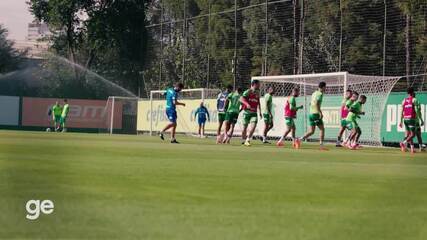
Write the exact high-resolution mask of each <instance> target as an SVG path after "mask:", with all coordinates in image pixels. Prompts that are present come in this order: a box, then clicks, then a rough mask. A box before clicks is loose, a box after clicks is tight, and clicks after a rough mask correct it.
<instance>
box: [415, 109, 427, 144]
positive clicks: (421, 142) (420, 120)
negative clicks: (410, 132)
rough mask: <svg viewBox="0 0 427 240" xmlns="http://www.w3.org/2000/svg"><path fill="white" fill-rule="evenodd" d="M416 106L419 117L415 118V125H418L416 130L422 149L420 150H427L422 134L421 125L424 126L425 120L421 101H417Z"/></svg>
mask: <svg viewBox="0 0 427 240" xmlns="http://www.w3.org/2000/svg"><path fill="white" fill-rule="evenodd" d="M415 107H416V112H417V117H416V119H415V127H416V132H415V135H416V137H417V140H418V146H419V149H420V152H422V151H425V148H426V146H425V145H424V144H423V138H422V135H421V127H422V126H424V120H423V115H422V112H421V104H420V101H417V106H415Z"/></svg>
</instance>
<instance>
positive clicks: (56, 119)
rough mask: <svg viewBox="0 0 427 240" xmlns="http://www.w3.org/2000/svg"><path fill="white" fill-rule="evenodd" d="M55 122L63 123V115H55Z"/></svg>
mask: <svg viewBox="0 0 427 240" xmlns="http://www.w3.org/2000/svg"><path fill="white" fill-rule="evenodd" d="M53 121H54V122H55V123H60V122H61V115H53Z"/></svg>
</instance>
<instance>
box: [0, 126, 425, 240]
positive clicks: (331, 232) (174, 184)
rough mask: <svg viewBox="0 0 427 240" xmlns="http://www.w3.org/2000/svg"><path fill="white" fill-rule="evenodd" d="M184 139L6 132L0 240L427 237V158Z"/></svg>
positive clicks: (0, 170)
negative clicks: (32, 214)
mask: <svg viewBox="0 0 427 240" xmlns="http://www.w3.org/2000/svg"><path fill="white" fill-rule="evenodd" d="M180 140H181V141H182V144H181V145H171V144H168V143H167V142H161V141H160V140H159V139H158V138H151V137H145V136H107V135H96V134H74V133H67V134H57V133H41V132H13V131H0V238H3V239H13V238H19V239H30V238H32V239H34V238H36V239H64V238H68V239H70V238H72V239H82V238H85V239H185V240H188V239H203V240H208V239H233V240H234V239H350V240H351V239H361V240H362V239H363V240H366V239H376V240H377V239H387V240H390V239H423V240H425V239H427V154H425V153H420V154H416V155H413V156H411V155H410V154H406V155H405V154H402V153H401V152H399V151H398V150H397V149H386V148H384V149H374V148H366V149H363V150H360V151H349V150H344V149H335V147H331V151H327V152H320V151H319V150H317V148H316V146H314V145H312V146H309V145H303V148H302V149H300V150H292V149H290V148H289V146H287V148H285V149H278V148H276V147H273V146H261V145H254V146H252V147H250V148H247V147H242V146H238V145H232V146H217V145H215V144H214V140H212V139H206V140H205V139H204V140H199V139H195V138H181V139H180ZM30 199H40V200H44V199H50V200H52V201H53V202H54V203H55V210H54V212H53V214H51V215H41V216H40V218H39V219H38V220H34V221H30V220H27V219H26V218H25V215H26V210H25V203H26V202H27V201H28V200H30Z"/></svg>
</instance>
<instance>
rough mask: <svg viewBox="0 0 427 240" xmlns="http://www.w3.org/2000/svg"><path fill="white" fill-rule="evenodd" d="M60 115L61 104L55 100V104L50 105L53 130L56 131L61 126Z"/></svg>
mask: <svg viewBox="0 0 427 240" xmlns="http://www.w3.org/2000/svg"><path fill="white" fill-rule="evenodd" d="M61 115H62V106H61V105H60V104H59V102H58V101H56V103H55V105H53V106H52V118H53V124H54V129H55V132H57V131H58V130H59V129H60V127H61Z"/></svg>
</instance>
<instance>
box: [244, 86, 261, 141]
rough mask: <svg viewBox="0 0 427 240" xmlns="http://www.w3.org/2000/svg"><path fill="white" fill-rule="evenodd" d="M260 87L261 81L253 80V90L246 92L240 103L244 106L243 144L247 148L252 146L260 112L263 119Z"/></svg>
mask: <svg viewBox="0 0 427 240" xmlns="http://www.w3.org/2000/svg"><path fill="white" fill-rule="evenodd" d="M260 86H261V84H260V82H259V80H252V82H251V88H249V89H248V90H246V91H245V92H244V93H243V95H242V97H241V98H240V102H241V103H242V106H243V129H242V140H244V142H243V144H244V145H245V146H251V140H252V136H253V135H254V132H255V129H256V125H257V123H258V110H259V114H260V117H261V118H262V115H261V113H262V111H261V104H260V93H259V88H260Z"/></svg>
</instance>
